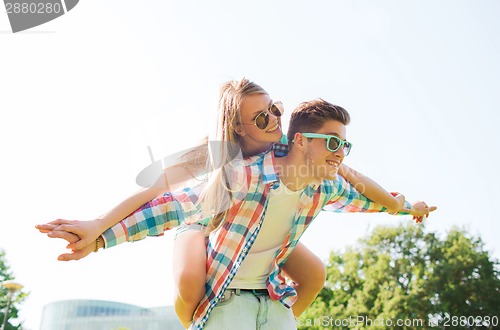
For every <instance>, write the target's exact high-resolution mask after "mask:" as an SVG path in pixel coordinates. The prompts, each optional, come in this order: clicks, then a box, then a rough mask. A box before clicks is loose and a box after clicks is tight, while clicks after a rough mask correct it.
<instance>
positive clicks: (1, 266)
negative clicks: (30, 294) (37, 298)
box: [0, 250, 27, 330]
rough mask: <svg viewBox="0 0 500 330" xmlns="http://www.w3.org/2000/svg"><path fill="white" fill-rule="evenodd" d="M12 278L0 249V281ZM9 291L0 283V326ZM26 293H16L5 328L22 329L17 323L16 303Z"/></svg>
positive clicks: (24, 296)
mask: <svg viewBox="0 0 500 330" xmlns="http://www.w3.org/2000/svg"><path fill="white" fill-rule="evenodd" d="M8 280H14V275H13V274H12V272H11V270H10V269H9V265H8V264H7V261H6V259H5V252H4V251H3V250H0V283H2V282H3V281H8ZM8 295H9V291H8V290H7V289H6V288H5V287H3V286H1V285H0V327H1V325H2V324H3V321H4V317H5V310H6V308H7V303H8ZM26 296H27V294H26V293H23V292H20V293H16V294H15V295H14V296H13V298H12V302H11V305H10V310H9V317H8V318H7V324H6V326H5V330H22V325H20V324H17V323H18V322H16V321H17V319H18V317H19V316H18V314H19V309H18V307H17V306H16V305H19V304H21V303H22V302H23V301H24V299H25V298H26ZM13 324H16V325H13Z"/></svg>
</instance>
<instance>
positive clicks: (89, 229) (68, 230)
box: [35, 219, 103, 251]
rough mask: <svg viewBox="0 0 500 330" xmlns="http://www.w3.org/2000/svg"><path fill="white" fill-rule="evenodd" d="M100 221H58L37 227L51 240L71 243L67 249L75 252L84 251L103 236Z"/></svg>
mask: <svg viewBox="0 0 500 330" xmlns="http://www.w3.org/2000/svg"><path fill="white" fill-rule="evenodd" d="M98 222H99V220H91V221H80V220H64V219H57V220H54V221H51V222H49V223H46V224H40V225H36V226H35V228H36V229H38V230H39V231H40V232H41V233H47V236H49V237H51V238H62V239H65V240H66V241H68V242H69V244H68V246H67V248H68V249H71V250H73V251H76V250H80V249H83V248H84V247H86V246H87V245H89V244H91V243H95V240H96V239H97V238H98V237H99V236H100V235H101V234H102V232H103V230H102V229H101V227H100V226H99V223H98Z"/></svg>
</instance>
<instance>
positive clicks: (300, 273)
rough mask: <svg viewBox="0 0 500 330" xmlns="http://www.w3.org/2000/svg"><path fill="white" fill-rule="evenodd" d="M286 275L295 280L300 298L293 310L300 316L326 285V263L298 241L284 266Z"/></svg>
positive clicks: (295, 286)
mask: <svg viewBox="0 0 500 330" xmlns="http://www.w3.org/2000/svg"><path fill="white" fill-rule="evenodd" d="M283 271H284V273H285V276H286V277H288V278H289V279H291V280H292V281H293V287H294V288H295V290H296V291H297V295H298V299H297V301H296V302H295V304H293V306H292V310H293V314H294V315H295V316H296V317H299V316H300V314H302V313H303V312H304V311H305V310H306V308H307V307H309V306H310V305H311V304H312V302H313V301H314V299H315V298H316V296H317V295H318V293H319V292H320V291H321V289H322V288H323V286H324V285H325V280H326V269H325V265H324V264H323V262H322V261H321V259H319V258H318V257H317V256H316V255H315V254H314V253H312V252H311V251H310V250H309V249H308V248H306V246H305V245H304V244H302V243H300V242H299V243H298V244H297V246H296V247H295V248H294V249H293V251H292V254H291V255H290V257H288V259H287V261H286V263H285V266H284V267H283Z"/></svg>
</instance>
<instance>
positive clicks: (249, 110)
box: [237, 94, 283, 151]
mask: <svg viewBox="0 0 500 330" xmlns="http://www.w3.org/2000/svg"><path fill="white" fill-rule="evenodd" d="M271 105H272V100H271V98H270V97H269V95H267V94H254V95H250V96H247V97H245V98H244V99H243V101H242V102H241V109H240V120H239V124H238V126H237V131H238V134H239V135H240V137H241V140H242V143H241V144H242V146H243V147H245V146H249V147H251V149H257V150H258V149H261V148H262V149H264V150H265V149H267V148H269V147H270V146H271V144H273V143H275V142H278V141H279V140H280V139H281V137H282V135H283V132H282V131H281V118H280V117H279V116H275V115H274V114H272V113H271V112H270V111H269V108H270V106H271ZM263 114H267V117H268V118H267V120H263V117H265V116H263ZM259 115H260V118H257V121H258V123H257V124H259V125H260V126H264V125H263V124H262V123H263V122H265V121H267V125H265V127H261V128H259V127H257V125H256V117H257V116H259ZM244 151H245V150H244Z"/></svg>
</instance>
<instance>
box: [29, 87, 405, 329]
mask: <svg viewBox="0 0 500 330" xmlns="http://www.w3.org/2000/svg"><path fill="white" fill-rule="evenodd" d="M282 113H283V109H282V106H281V103H279V102H273V101H272V100H271V98H270V97H269V95H268V94H267V92H266V91H265V90H264V89H262V88H261V87H260V86H258V85H257V84H255V83H253V82H250V81H249V80H247V79H241V80H238V81H230V82H227V83H225V84H224V85H223V86H222V89H221V93H220V98H219V111H218V120H217V125H216V130H215V134H214V136H212V137H211V139H210V140H211V141H218V143H216V144H210V145H209V144H206V143H203V144H201V145H200V146H197V147H196V148H194V149H193V150H192V151H191V152H189V153H187V154H186V155H185V157H184V158H183V160H182V161H181V162H180V163H179V164H177V165H176V166H173V167H170V168H168V169H166V170H165V171H164V173H163V174H162V175H161V176H160V178H159V179H158V180H157V181H156V182H155V184H154V185H152V186H151V187H149V188H146V189H142V190H141V191H139V192H138V193H136V194H134V195H132V196H131V197H129V198H128V199H126V200H125V201H123V202H122V203H120V204H119V205H118V206H116V207H115V208H114V209H112V210H111V211H109V212H108V213H106V214H104V215H103V216H101V217H99V218H97V219H95V220H94V221H69V220H62V219H59V220H56V221H52V222H51V223H49V224H48V225H38V226H37V228H38V229H39V230H40V231H42V232H49V236H50V237H60V238H65V239H67V240H68V241H70V242H73V243H70V244H69V245H68V248H70V249H72V250H73V252H72V253H69V254H63V255H61V256H60V257H59V259H60V260H74V259H80V258H82V257H85V256H86V255H88V254H89V253H90V252H92V251H95V250H97V249H98V248H100V247H102V246H103V243H102V240H101V238H100V237H99V235H100V234H101V233H102V232H104V231H105V230H106V229H107V228H109V227H111V226H113V225H114V224H116V223H118V222H119V221H120V220H122V219H123V218H125V217H126V216H128V215H129V214H130V213H132V212H133V211H135V210H136V209H137V208H139V207H140V206H142V205H143V204H144V203H146V202H148V201H150V200H152V199H153V198H155V197H157V196H159V195H161V194H163V193H165V192H166V191H172V190H174V189H177V188H180V187H182V185H183V184H184V182H186V181H187V180H189V179H192V178H193V177H194V176H196V177H199V176H200V175H203V174H205V177H206V178H205V179H206V184H205V185H204V188H203V193H202V196H203V197H202V199H203V202H204V203H203V205H204V206H206V205H210V208H209V209H207V208H206V207H205V212H206V215H207V216H209V215H210V214H216V215H217V216H215V217H214V219H213V221H211V222H210V225H211V228H209V230H210V229H214V228H215V227H217V226H218V225H220V224H221V223H223V221H224V215H225V213H224V209H225V207H224V205H226V204H227V203H228V198H230V195H228V191H227V189H226V188H225V185H224V184H223V183H224V182H225V181H226V180H227V178H225V177H224V171H223V166H222V165H223V164H227V163H228V162H229V161H230V160H231V159H232V158H233V157H234V154H235V152H234V149H233V148H232V147H233V146H235V145H237V146H239V147H240V148H241V152H242V155H243V157H248V156H253V155H256V154H259V153H262V152H265V151H268V150H269V149H270V148H273V150H274V152H275V155H276V156H278V157H279V156H283V155H285V154H286V152H287V147H286V144H283V143H280V140H281V139H282V137H283V133H282V131H281V120H280V117H281V115H282ZM208 149H210V152H208ZM214 149H215V150H214ZM214 155H217V157H214ZM215 158H217V159H215ZM206 164H208V167H207V166H206ZM207 168H209V169H210V170H209V171H207V170H206V169H207ZM207 172H208V173H207ZM339 172H340V174H341V175H342V176H344V177H345V178H346V179H347V180H348V181H349V182H350V183H351V184H352V185H353V186H355V187H357V188H360V189H358V190H360V191H361V192H362V193H363V194H364V195H365V196H367V197H368V198H370V199H372V200H373V201H375V202H377V203H378V204H381V205H384V206H385V207H386V208H387V209H388V212H389V213H395V212H397V211H399V210H400V209H401V208H402V206H403V204H404V197H402V196H401V195H399V196H398V197H394V196H392V195H391V194H389V193H388V192H386V191H385V190H384V189H382V188H381V187H380V186H378V185H377V184H376V183H375V182H373V181H372V180H370V179H369V178H366V177H364V176H362V175H361V174H359V173H357V172H355V171H353V170H352V169H350V168H348V167H347V166H345V165H342V166H341V168H340V171H339ZM180 228H181V229H180V230H179V231H178V233H177V235H176V239H175V243H174V249H175V251H174V280H175V284H176V288H177V292H176V297H175V309H176V312H177V314H178V316H179V319H180V320H181V322H182V323H183V325H185V326H188V325H189V324H190V323H191V320H192V316H193V312H194V310H195V308H196V306H197V305H198V302H199V301H200V299H201V298H202V296H203V294H204V285H205V276H206V271H205V260H206V246H205V237H206V232H205V231H204V230H200V229H199V228H200V227H199V226H181V227H180ZM72 234H76V235H77V236H78V237H76V236H72ZM283 270H284V272H285V275H286V276H287V277H288V278H289V279H290V280H291V281H292V282H293V283H294V284H293V286H294V288H295V290H296V291H297V294H298V299H297V301H296V302H295V304H294V305H293V306H292V309H293V313H294V315H295V316H299V315H300V314H301V313H302V312H303V311H304V310H305V309H306V308H307V307H308V306H309V305H310V304H311V303H312V301H313V300H314V299H315V297H316V295H317V294H318V293H319V291H320V290H321V288H322V287H323V285H324V281H325V277H326V273H325V267H324V265H323V263H322V261H321V260H320V259H319V258H318V257H317V256H315V255H314V254H313V253H312V252H311V251H309V250H308V249H307V248H306V247H305V246H304V245H303V244H300V243H299V244H298V245H297V247H296V248H295V249H294V250H293V252H292V254H291V255H290V257H289V258H288V260H287V261H286V264H285V266H284V268H283Z"/></svg>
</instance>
